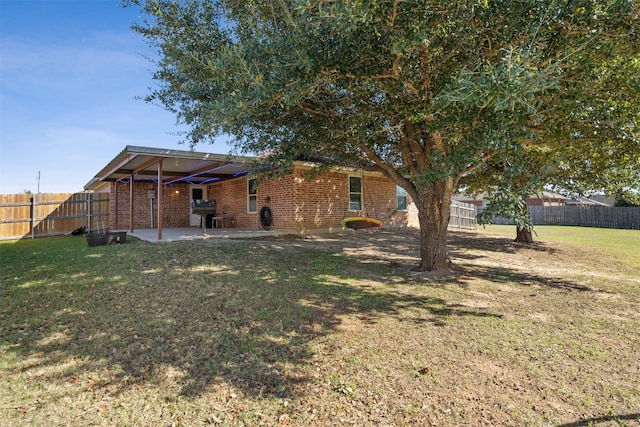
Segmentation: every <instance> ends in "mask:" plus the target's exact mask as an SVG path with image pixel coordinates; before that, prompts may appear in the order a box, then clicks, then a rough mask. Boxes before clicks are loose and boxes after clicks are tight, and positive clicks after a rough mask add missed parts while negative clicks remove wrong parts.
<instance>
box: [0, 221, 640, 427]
mask: <svg viewBox="0 0 640 427" xmlns="http://www.w3.org/2000/svg"><path fill="white" fill-rule="evenodd" d="M537 231H538V233H539V236H538V238H537V242H536V243H535V244H534V245H531V246H526V245H521V244H516V243H513V242H512V237H513V234H514V233H515V230H513V227H497V226H492V227H489V228H487V229H485V230H479V231H478V232H452V233H451V236H450V252H451V256H452V260H453V262H454V265H455V266H456V271H455V273H454V274H451V275H435V274H430V273H415V272H411V267H412V266H413V265H414V264H415V262H416V256H417V246H416V242H417V240H416V239H417V232H416V231H415V230H387V229H379V230H375V231H373V232H368V231H365V232H355V233H351V232H349V233H341V234H338V235H327V236H312V237H309V238H304V239H303V238H299V237H287V238H270V239H254V240H245V241H223V242H213V241H206V242H176V243H162V244H150V243H145V242H141V241H133V240H131V239H130V241H128V242H127V243H126V244H123V245H109V246H102V247H94V248H89V247H87V244H86V242H85V241H84V239H83V238H82V237H71V236H67V237H53V238H43V239H36V240H33V241H32V240H24V241H18V242H2V243H0V261H1V266H2V269H1V272H0V297H1V299H0V304H1V305H0V325H1V326H0V402H1V403H0V425H3V426H4V425H6V426H26V425H29V426H51V425H70V426H85V425H104V426H112V425H131V426H158V425H167V426H169V425H183V426H201V425H223V426H238V425H251V426H252V425H269V426H270V425H300V426H308V425H311V426H314V425H317V426H320V425H323V426H324V425H327V426H333V425H360V426H380V425H393V426H402V425H407V426H415V425H439V426H450V425H518V426H521V425H524V426H526V425H529V426H546V425H549V426H560V425H574V426H587V425H597V426H620V425H637V424H638V422H639V421H640V415H639V414H640V385H639V382H638V381H637V378H639V377H640V361H639V358H638V348H640V277H639V274H638V266H639V265H640V264H639V262H640V261H639V258H640V256H639V255H638V251H637V250H636V249H637V248H638V247H639V246H640V232H639V231H633V230H626V231H625V230H602V229H585V228H570V227H539V228H537Z"/></svg>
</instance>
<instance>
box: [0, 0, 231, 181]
mask: <svg viewBox="0 0 640 427" xmlns="http://www.w3.org/2000/svg"><path fill="white" fill-rule="evenodd" d="M141 21H142V17H141V16H140V15H139V11H138V10H137V9H135V8H123V7H122V6H121V4H120V1H119V0H69V1H57V0H45V1H35V0H0V194H11V193H22V192H23V191H24V190H30V191H32V192H34V193H35V192H36V191H37V189H38V181H37V179H36V177H37V176H38V171H40V183H39V189H40V192H41V193H66V192H75V191H81V190H82V189H83V186H84V185H85V184H86V183H87V182H89V181H90V180H91V178H93V176H94V175H95V174H96V173H97V172H98V171H99V170H100V169H102V168H103V167H104V166H105V165H106V164H107V163H108V162H109V161H110V160H111V159H112V158H113V157H115V155H116V154H118V153H119V152H120V151H121V150H122V149H123V148H124V147H125V146H126V145H138V146H148V147H159V148H176V149H182V150H188V149H189V147H188V146H187V145H183V144H179V141H180V136H179V135H177V134H176V133H177V132H178V131H179V130H180V129H179V128H178V127H177V126H176V124H175V123H176V120H175V117H174V116H173V115H172V114H171V113H169V112H167V111H165V110H164V109H163V108H162V107H161V106H158V105H152V104H147V103H145V102H144V101H143V100H140V99H136V97H143V96H145V95H146V94H147V93H148V92H149V87H151V86H153V85H154V82H153V80H152V79H151V74H152V72H153V70H154V65H153V63H152V62H151V61H150V60H149V59H148V57H149V56H151V55H152V54H153V51H152V50H151V49H150V48H149V47H148V46H147V44H146V42H145V41H144V40H143V39H142V37H141V36H140V35H138V34H137V33H134V32H133V31H132V30H131V29H130V26H131V24H132V23H133V22H141ZM195 149H196V150H197V151H206V152H216V153H223V154H226V153H227V152H228V151H229V149H228V147H227V146H226V145H225V144H224V143H216V144H214V145H199V146H197V147H196V148H195Z"/></svg>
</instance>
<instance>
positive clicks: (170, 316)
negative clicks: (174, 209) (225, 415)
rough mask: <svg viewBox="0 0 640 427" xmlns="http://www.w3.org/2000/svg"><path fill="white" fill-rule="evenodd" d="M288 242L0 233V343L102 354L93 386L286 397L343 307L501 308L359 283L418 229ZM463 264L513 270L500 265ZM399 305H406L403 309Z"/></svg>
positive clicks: (59, 373)
mask: <svg viewBox="0 0 640 427" xmlns="http://www.w3.org/2000/svg"><path fill="white" fill-rule="evenodd" d="M363 236H364V237H363ZM363 239H365V240H363ZM299 243H300V242H299V241H297V240H295V239H294V240H292V241H291V242H283V241H281V240H274V241H267V240H263V241H250V242H245V243H233V242H231V243H215V244H211V243H208V244H202V243H173V244H156V245H154V244H148V243H142V242H132V243H128V244H125V245H116V246H104V247H96V248H87V247H86V243H84V241H80V240H79V239H74V238H69V237H65V238H50V239H41V240H36V241H24V242H17V243H14V244H11V245H0V251H1V253H0V254H1V255H2V257H3V264H5V265H6V266H7V268H5V269H4V271H3V272H2V276H0V277H2V282H1V283H2V285H1V288H0V290H1V292H2V300H3V301H5V303H3V307H2V309H1V310H0V316H1V320H2V324H3V325H5V326H3V328H2V330H0V337H1V339H2V345H3V347H4V351H5V352H8V353H12V354H15V355H17V356H18V357H17V359H18V360H22V361H23V362H21V363H20V364H19V365H18V366H19V367H18V368H17V369H18V370H22V371H23V372H25V371H30V372H35V371H39V372H50V373H49V374H47V375H48V376H49V377H48V378H50V379H52V380H59V381H67V380H69V381H70V380H71V379H72V378H73V377H75V376H77V375H80V374H83V373H91V372H92V371H93V370H95V369H97V368H96V367H97V366H107V367H109V368H110V369H111V371H112V372H116V373H115V374H112V377H110V378H107V379H104V378H103V379H102V380H101V383H100V384H97V385H94V386H93V387H94V388H95V387H98V388H102V389H104V390H109V392H110V393H113V394H117V393H119V392H121V391H123V390H125V389H126V388H127V387H132V386H134V385H137V384H140V383H147V382H149V383H154V384H157V385H159V386H162V385H163V384H165V383H166V384H167V387H176V390H175V391H176V394H181V395H187V396H189V395H197V394H199V393H202V392H204V391H206V390H207V389H208V388H209V387H212V386H214V385H216V384H220V383H231V384H233V385H234V386H235V387H238V388H240V389H242V390H243V392H244V393H246V394H249V395H255V396H274V397H289V396H293V395H295V393H296V392H295V390H296V385H298V384H301V383H305V382H307V381H309V378H307V377H306V376H305V375H306V374H305V372H306V371H305V367H306V366H307V365H308V364H309V363H311V362H310V360H311V358H312V356H313V354H312V350H311V349H310V348H311V346H310V344H311V343H312V342H313V341H314V340H316V339H317V338H319V337H321V336H323V335H325V334H330V333H334V332H335V331H336V329H337V328H338V326H339V325H340V324H341V322H342V319H343V318H344V316H345V315H357V316H358V318H359V319H361V320H362V321H365V322H371V323H375V322H376V321H377V320H378V319H379V318H380V317H383V316H384V317H396V318H397V319H398V320H401V321H413V322H415V323H416V324H429V323H431V324H433V325H436V326H445V325H446V320H447V318H448V317H449V316H452V315H456V316H477V317H501V316H500V315H496V314H491V313H487V312H486V311H484V310H482V309H479V310H473V309H469V308H468V307H460V306H453V305H448V304H447V302H446V301H444V300H442V299H440V298H434V297H429V296H417V295H415V294H405V293H402V292H393V291H392V290H390V289H389V287H375V286H369V285H367V284H366V283H359V280H360V278H361V277H365V276H367V275H370V274H373V275H375V277H377V278H378V279H379V280H380V281H384V280H387V278H388V282H391V283H393V282H394V281H398V280H400V279H398V275H399V273H398V269H397V268H394V267H393V266H389V265H388V264H382V265H380V264H379V261H380V260H384V259H385V256H388V255H389V253H392V254H393V255H394V256H398V255H400V256H406V257H407V259H411V256H415V250H416V242H415V241H411V240H406V239H403V238H402V236H398V235H394V234H393V233H377V234H369V235H362V234H361V235H359V236H358V237H357V238H355V239H342V240H340V239H339V238H338V239H335V240H334V241H332V243H331V244H333V245H334V246H331V245H329V247H328V249H326V248H319V247H317V246H314V245H313V244H312V245H310V246H305V245H304V244H303V245H300V244H299ZM363 244H366V245H367V246H369V247H373V248H376V247H380V248H382V247H384V248H385V249H384V250H382V249H381V250H382V255H380V254H376V253H373V254H365V255H363V256H362V257H354V256H345V255H343V254H342V255H341V254H340V251H336V249H340V250H342V251H343V252H344V251H349V250H350V251H351V252H352V253H355V254H357V251H358V249H359V248H361V247H362V245H363ZM480 245H481V246H482V247H484V245H485V242H481V243H480ZM385 251H387V252H385ZM385 254H386V255H385ZM407 274H409V273H407ZM474 274H475V275H481V276H482V275H485V276H487V277H489V276H490V277H491V279H492V280H494V281H500V280H509V281H512V280H518V279H519V278H518V277H517V274H518V273H515V272H513V271H510V270H509V269H507V268H505V269H502V270H500V271H495V270H491V271H489V270H487V271H484V272H482V271H480V272H478V271H475V272H474ZM526 278H527V280H529V281H534V282H536V283H542V284H544V283H545V280H546V279H544V278H539V277H531V276H527V277H526ZM444 281H445V282H446V283H460V278H459V277H452V278H445V279H444ZM567 286H568V287H569V288H571V287H570V286H569V284H567ZM408 309H411V310H412V311H414V312H416V313H418V314H417V315H415V316H414V317H412V318H409V317H406V316H405V314H404V313H406V310H408ZM45 379H46V376H45Z"/></svg>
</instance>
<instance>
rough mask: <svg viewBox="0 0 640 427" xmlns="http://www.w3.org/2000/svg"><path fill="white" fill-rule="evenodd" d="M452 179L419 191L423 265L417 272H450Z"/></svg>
mask: <svg viewBox="0 0 640 427" xmlns="http://www.w3.org/2000/svg"><path fill="white" fill-rule="evenodd" d="M454 188H455V183H454V181H453V180H452V179H450V180H441V181H436V182H434V183H433V184H431V185H430V186H428V187H427V188H420V189H418V199H417V200H416V201H415V203H416V208H417V209H418V220H419V222H420V264H419V265H418V266H416V268H415V270H416V271H434V270H450V269H451V260H450V259H449V254H448V252H447V227H448V226H449V216H450V214H451V212H450V209H451V196H452V194H453V190H454Z"/></svg>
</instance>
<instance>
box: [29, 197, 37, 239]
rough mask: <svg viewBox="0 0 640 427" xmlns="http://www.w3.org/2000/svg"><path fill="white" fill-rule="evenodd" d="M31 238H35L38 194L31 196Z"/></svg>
mask: <svg viewBox="0 0 640 427" xmlns="http://www.w3.org/2000/svg"><path fill="white" fill-rule="evenodd" d="M30 213H31V239H35V238H36V236H35V232H36V195H35V194H34V195H33V197H31V212H30Z"/></svg>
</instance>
